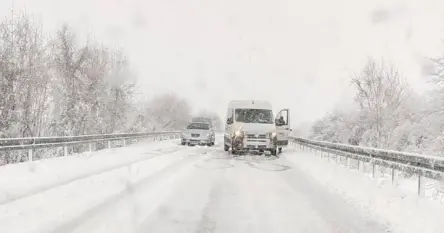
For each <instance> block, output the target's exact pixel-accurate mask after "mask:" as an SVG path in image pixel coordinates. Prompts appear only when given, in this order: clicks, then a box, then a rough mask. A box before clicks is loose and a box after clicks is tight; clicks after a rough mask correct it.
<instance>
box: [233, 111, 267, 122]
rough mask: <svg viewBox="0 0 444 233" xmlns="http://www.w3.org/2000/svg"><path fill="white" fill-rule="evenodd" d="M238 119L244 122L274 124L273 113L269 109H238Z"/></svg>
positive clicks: (236, 112)
mask: <svg viewBox="0 0 444 233" xmlns="http://www.w3.org/2000/svg"><path fill="white" fill-rule="evenodd" d="M235 114H236V121H237V122H243V123H262V124H272V123H273V113H272V111H271V110H268V109H236V111H235Z"/></svg>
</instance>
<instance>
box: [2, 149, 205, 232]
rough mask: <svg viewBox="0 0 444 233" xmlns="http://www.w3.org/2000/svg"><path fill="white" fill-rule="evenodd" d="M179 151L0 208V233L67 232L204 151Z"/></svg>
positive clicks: (77, 181)
mask: <svg viewBox="0 0 444 233" xmlns="http://www.w3.org/2000/svg"><path fill="white" fill-rule="evenodd" d="M182 148H183V149H182V150H180V151H176V152H172V153H166V154H164V155H162V156H157V157H154V158H152V159H150V160H146V161H141V162H137V163H134V164H132V165H131V166H127V167H121V168H118V169H114V170H112V171H109V172H105V173H100V174H97V175H94V176H91V177H88V178H87V179H80V180H76V181H73V182H71V183H68V184H66V185H62V186H58V187H55V188H53V189H50V190H47V191H44V192H40V193H38V194H35V195H32V196H28V197H25V198H22V199H20V200H17V201H14V202H10V203H7V204H5V205H1V206H0V232H8V233H15V232H17V233H18V232H27V233H34V232H35V233H40V232H69V230H72V228H75V227H76V225H77V224H78V223H81V222H82V221H85V220H86V219H88V218H89V217H91V216H92V215H93V214H94V211H93V210H100V209H102V208H106V207H107V206H108V205H112V204H113V203H114V202H115V201H117V200H118V198H120V197H121V196H125V197H128V196H129V197H131V195H132V194H133V192H134V189H135V188H136V187H138V186H139V185H142V184H145V185H149V184H151V183H152V182H156V180H157V179H158V178H159V177H158V175H160V174H162V173H163V172H165V171H168V172H169V173H171V172H172V173H174V172H175V171H176V169H177V168H178V167H181V166H182V165H184V164H185V163H192V162H193V161H195V160H197V159H202V158H204V157H202V156H190V155H195V154H196V152H197V153H199V149H201V150H204V149H206V148H198V149H194V151H192V149H193V148H186V147H182ZM156 174H157V175H156ZM90 211H93V212H91V213H89V212H90ZM24 222H26V224H23V223H24ZM72 224H73V225H72Z"/></svg>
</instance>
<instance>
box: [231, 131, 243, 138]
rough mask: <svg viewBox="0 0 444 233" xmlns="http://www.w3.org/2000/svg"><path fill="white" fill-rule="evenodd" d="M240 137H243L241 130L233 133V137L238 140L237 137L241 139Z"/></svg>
mask: <svg viewBox="0 0 444 233" xmlns="http://www.w3.org/2000/svg"><path fill="white" fill-rule="evenodd" d="M242 136H244V132H242V131H241V130H236V131H234V133H233V137H236V138H238V137H242Z"/></svg>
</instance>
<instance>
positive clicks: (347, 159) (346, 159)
mask: <svg viewBox="0 0 444 233" xmlns="http://www.w3.org/2000/svg"><path fill="white" fill-rule="evenodd" d="M345 166H346V167H350V158H349V157H346V158H345Z"/></svg>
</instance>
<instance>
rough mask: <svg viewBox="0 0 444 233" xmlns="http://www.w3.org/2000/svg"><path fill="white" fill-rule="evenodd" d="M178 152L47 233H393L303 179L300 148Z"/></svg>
mask: <svg viewBox="0 0 444 233" xmlns="http://www.w3.org/2000/svg"><path fill="white" fill-rule="evenodd" d="M178 152H181V153H178ZM178 152H177V151H176V152H174V154H175V157H174V158H172V162H171V163H169V164H168V165H167V166H165V167H163V168H162V169H160V170H158V171H156V172H154V173H151V174H149V175H148V176H146V177H144V178H143V179H140V180H138V181H137V182H130V181H128V182H127V184H126V189H125V191H124V192H121V193H119V194H118V195H114V196H113V197H112V198H109V199H106V200H103V202H102V203H101V204H99V205H97V206H94V207H93V208H91V209H89V210H88V211H87V212H86V213H83V214H82V215H81V216H79V217H77V218H74V219H71V220H70V221H67V222H66V223H64V224H61V225H59V226H57V227H56V228H55V229H53V230H51V231H50V232H51V233H56V232H64V233H68V232H76V233H83V232H88V233H98V232H103V233H105V232H106V233H133V232H138V233H139V232H140V233H142V232H146V233H161V232H162V233H164V232H168V233H169V232H171V233H177V232H190V233H206V232H220V233H225V232H226V233H236V232H239V233H240V232H242V233H245V232H258V233H259V232H264V233H266V232H267V233H268V232H270V233H277V232H292V233H297V232H307V233H309V232H322V233H323V232H332V233H333V232H335V233H337V232H360V233H364V232H372V233H375V232H391V230H390V229H389V228H390V227H389V226H386V225H385V224H382V223H379V222H377V221H376V220H374V219H372V218H371V217H369V216H368V215H367V214H366V213H362V211H361V210H358V209H356V208H355V207H353V206H351V205H349V204H348V202H347V201H346V200H344V199H343V198H342V197H341V196H340V195H338V194H336V193H334V192H331V191H330V190H329V189H328V187H326V186H324V185H322V184H320V183H317V181H316V180H315V179H313V178H312V177H311V176H310V175H309V174H306V173H304V172H303V170H302V169H300V168H299V167H298V164H297V163H296V162H297V160H294V158H295V156H298V153H299V152H298V151H297V150H295V149H291V148H289V149H287V150H286V151H285V152H284V153H283V154H282V156H281V157H279V158H276V157H264V156H240V157H234V158H233V157H232V156H231V155H229V154H228V153H227V152H224V151H223V149H222V146H221V145H220V142H219V145H217V146H216V147H213V148H205V147H192V148H183V149H182V150H180V151H178ZM178 154H180V156H178ZM155 162H156V161H155V160H153V161H146V162H144V163H145V164H148V163H155ZM135 165H137V163H136V164H135ZM135 165H134V167H135ZM130 169H131V168H130ZM143 169H144V166H140V165H139V166H138V167H137V169H134V172H140V170H143ZM147 169H150V168H149V167H148V168H147Z"/></svg>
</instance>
